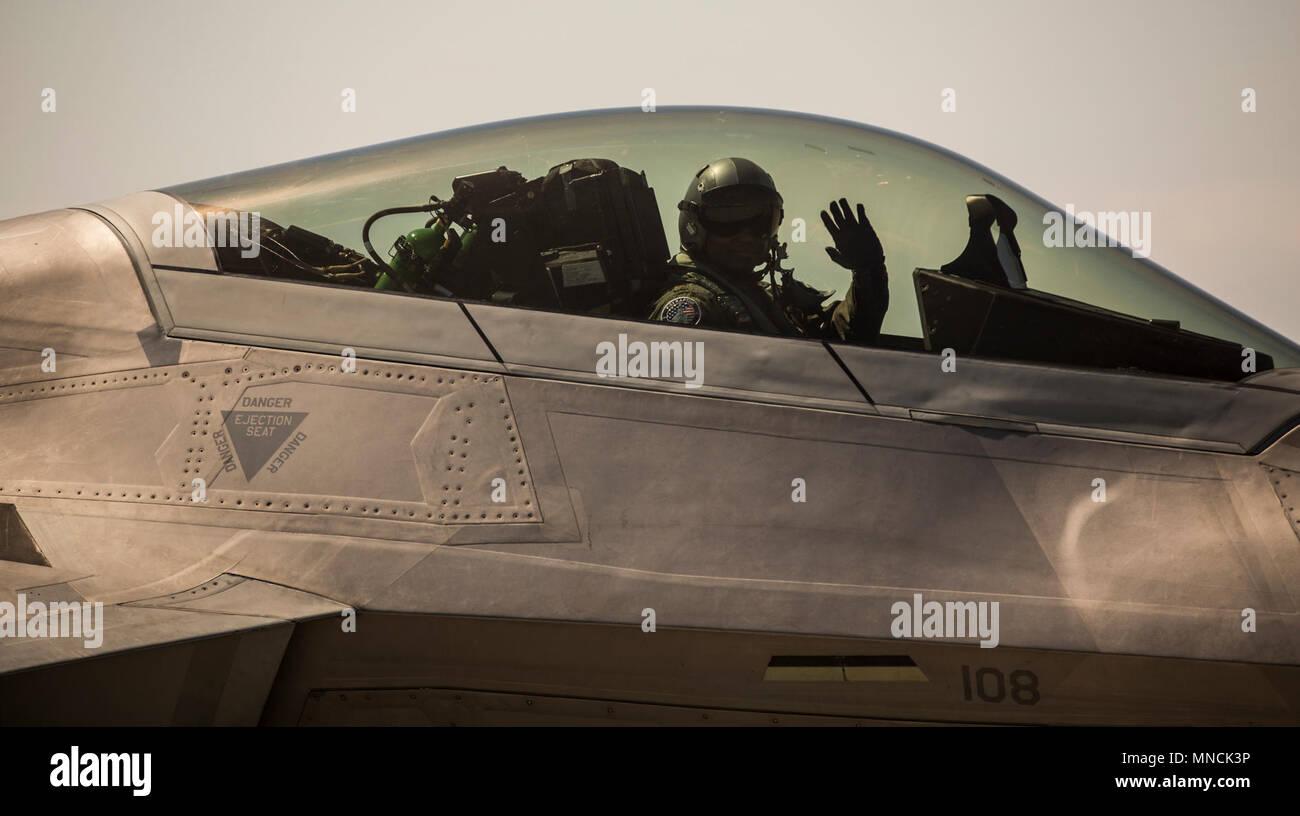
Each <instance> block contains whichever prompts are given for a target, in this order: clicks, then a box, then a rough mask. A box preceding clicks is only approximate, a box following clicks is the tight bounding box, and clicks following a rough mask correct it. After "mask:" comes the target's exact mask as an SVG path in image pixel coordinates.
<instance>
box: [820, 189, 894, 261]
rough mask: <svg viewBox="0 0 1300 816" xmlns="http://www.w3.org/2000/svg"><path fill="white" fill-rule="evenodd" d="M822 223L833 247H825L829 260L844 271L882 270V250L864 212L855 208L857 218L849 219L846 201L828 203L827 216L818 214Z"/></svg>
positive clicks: (851, 217) (863, 209)
mask: <svg viewBox="0 0 1300 816" xmlns="http://www.w3.org/2000/svg"><path fill="white" fill-rule="evenodd" d="M822 223H823V224H825V225H826V231H827V232H829V233H830V234H831V240H832V241H834V242H835V246H833V247H826V254H827V255H829V256H831V260H832V261H834V262H835V263H837V264H839V265H840V266H842V267H844V268H845V269H853V270H856V271H869V270H875V269H877V268H878V267H881V266H884V263H885V249H884V247H882V246H881V245H880V239H879V238H877V237H876V231H875V230H874V229H872V228H871V222H870V221H868V220H867V210H866V208H865V207H863V206H862V204H861V203H859V204H858V216H857V218H854V217H853V212H852V210H850V209H849V201H848V199H846V198H841V199H840V200H839V201H832V202H831V203H830V212H829V213H827V212H826V210H822Z"/></svg>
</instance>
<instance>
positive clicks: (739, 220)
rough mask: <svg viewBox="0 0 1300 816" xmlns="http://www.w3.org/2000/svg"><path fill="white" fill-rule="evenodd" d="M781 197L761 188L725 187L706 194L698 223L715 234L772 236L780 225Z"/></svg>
mask: <svg viewBox="0 0 1300 816" xmlns="http://www.w3.org/2000/svg"><path fill="white" fill-rule="evenodd" d="M781 203H782V202H781V197H780V196H779V195H777V194H775V193H773V192H772V191H771V190H765V189H763V188H761V187H726V188H723V189H721V190H712V191H710V192H708V193H706V194H705V195H704V197H703V201H702V202H701V206H700V220H702V221H703V222H704V223H705V225H706V226H707V227H708V228H709V229H710V230H712V231H714V232H716V233H718V234H719V235H734V234H736V233H737V232H742V231H748V232H761V233H764V234H766V235H775V234H776V228H777V227H778V226H780V224H781V215H782V213H781Z"/></svg>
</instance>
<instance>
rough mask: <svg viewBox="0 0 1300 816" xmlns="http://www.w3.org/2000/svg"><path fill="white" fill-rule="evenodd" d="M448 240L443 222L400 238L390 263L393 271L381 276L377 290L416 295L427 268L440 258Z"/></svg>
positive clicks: (413, 231)
mask: <svg viewBox="0 0 1300 816" xmlns="http://www.w3.org/2000/svg"><path fill="white" fill-rule="evenodd" d="M446 238H447V228H446V227H445V226H443V224H442V222H441V221H439V222H438V223H436V224H434V225H433V226H432V227H430V228H421V229H413V230H411V231H410V232H408V233H406V234H405V235H403V236H401V237H400V238H398V239H397V241H396V242H395V243H394V244H393V256H392V259H391V260H389V262H388V265H389V266H390V267H392V271H390V272H385V273H383V274H382V275H380V276H379V281H378V282H377V283H376V284H375V288H376V289H409V290H410V291H414V290H415V289H416V287H418V286H419V285H420V279H421V278H422V277H423V276H424V270H425V268H426V266H427V265H428V264H429V263H431V262H432V261H433V259H434V258H436V257H437V256H438V252H439V250H441V249H442V247H443V244H444V243H445V241H446ZM403 284H405V285H403Z"/></svg>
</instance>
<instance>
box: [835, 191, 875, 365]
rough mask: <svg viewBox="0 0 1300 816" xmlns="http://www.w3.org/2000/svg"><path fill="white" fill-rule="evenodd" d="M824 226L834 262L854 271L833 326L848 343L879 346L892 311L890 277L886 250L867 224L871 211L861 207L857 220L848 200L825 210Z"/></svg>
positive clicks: (869, 223)
mask: <svg viewBox="0 0 1300 816" xmlns="http://www.w3.org/2000/svg"><path fill="white" fill-rule="evenodd" d="M822 223H823V224H825V225H826V231H827V232H829V233H830V234H831V240H833V241H834V242H835V246H833V247H826V254H827V255H829V256H831V260H832V261H834V262H835V263H837V264H839V265H840V266H843V267H845V268H847V269H851V270H853V284H852V285H851V286H850V287H849V292H848V295H847V296H846V297H845V298H844V301H843V302H842V303H841V304H840V305H839V306H838V307H836V309H835V314H834V317H833V325H834V326H835V330H836V332H837V333H838V334H839V336H840V337H841V338H842V339H844V340H849V341H852V342H859V343H875V342H877V339H878V338H879V336H880V326H881V324H882V323H883V322H884V320H885V312H886V311H887V310H888V309H889V273H888V272H887V271H886V270H885V249H884V247H882V246H881V245H880V239H879V238H878V237H876V231H875V230H874V229H872V228H871V222H870V221H868V220H867V210H866V208H865V207H863V206H862V204H858V215H857V217H856V218H854V217H853V211H852V210H850V209H849V202H848V199H845V198H841V199H840V200H839V201H832V202H831V203H830V212H829V213H828V212H826V210H822Z"/></svg>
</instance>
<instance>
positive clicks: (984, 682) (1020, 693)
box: [961, 666, 1039, 705]
mask: <svg viewBox="0 0 1300 816" xmlns="http://www.w3.org/2000/svg"><path fill="white" fill-rule="evenodd" d="M971 685H972V683H971V672H970V666H962V667H961V686H962V689H963V690H964V691H965V699H966V700H971V699H972V697H971ZM973 685H974V686H975V693H976V694H978V695H979V698H980V699H981V700H983V701H984V702H986V703H1000V702H1002V701H1003V700H1005V699H1006V698H1007V683H1006V679H1005V678H1004V677H1003V676H1002V672H1000V671H998V670H997V669H976V670H975V682H974V684H973ZM1011 699H1012V700H1015V701H1016V702H1017V703H1019V704H1020V705H1034V704H1036V703H1037V702H1038V699H1039V695H1038V675H1036V674H1034V673H1033V672H1031V671H1029V670H1028V669H1016V670H1015V671H1013V672H1011Z"/></svg>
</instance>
